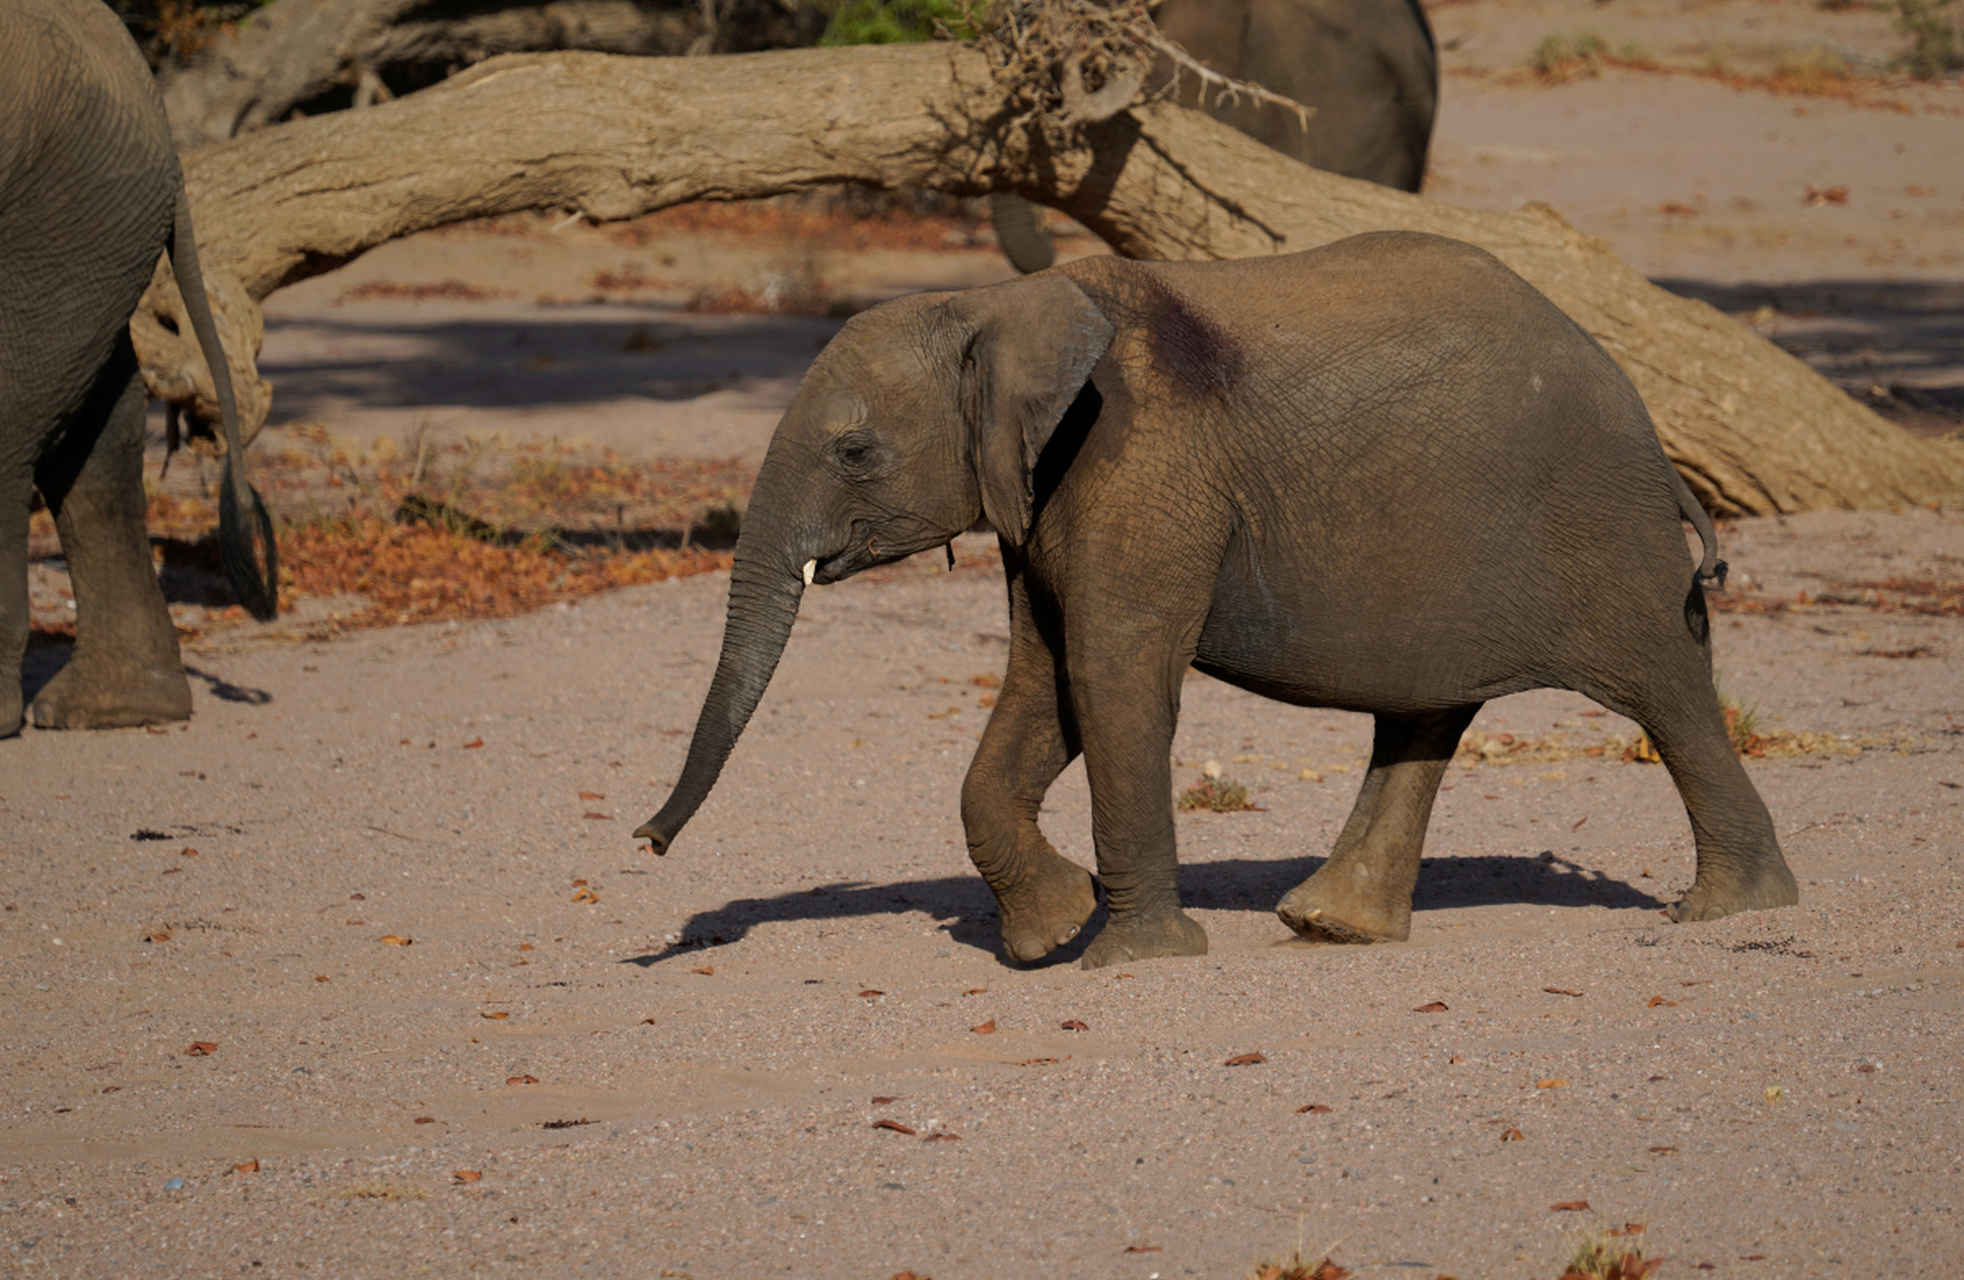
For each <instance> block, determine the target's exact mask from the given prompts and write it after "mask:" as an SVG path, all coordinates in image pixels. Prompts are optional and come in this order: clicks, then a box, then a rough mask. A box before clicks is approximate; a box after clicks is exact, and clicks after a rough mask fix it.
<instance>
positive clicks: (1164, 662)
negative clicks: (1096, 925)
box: [1071, 628, 1207, 969]
mask: <svg viewBox="0 0 1964 1280" xmlns="http://www.w3.org/2000/svg"><path fill="white" fill-rule="evenodd" d="M1105 638H1106V639H1107V640H1108V641H1116V642H1118V643H1124V640H1125V637H1124V634H1123V631H1122V630H1121V629H1119V628H1114V629H1113V630H1112V632H1111V633H1110V634H1109V635H1108V636H1107V637H1105ZM1132 638H1133V639H1134V640H1137V641H1138V643H1136V644H1133V645H1131V646H1130V647H1129V648H1128V649H1127V650H1126V651H1123V652H1119V651H1115V650H1113V649H1110V648H1106V649H1104V651H1103V652H1102V653H1101V654H1099V655H1098V656H1097V657H1095V658H1090V659H1088V660H1086V661H1084V662H1082V663H1081V662H1080V661H1079V652H1080V651H1079V649H1077V648H1076V647H1074V648H1073V649H1072V652H1071V664H1072V679H1071V700H1072V704H1073V706H1074V707H1075V708H1076V710H1077V720H1078V727H1079V731H1080V732H1081V733H1082V735H1083V745H1084V765H1085V772H1086V774H1087V775H1088V776H1089V778H1090V782H1091V834H1092V839H1093V841H1094V842H1095V843H1096V845H1097V848H1098V878H1099V880H1101V881H1102V882H1103V883H1104V886H1105V894H1106V904H1107V906H1109V907H1110V909H1111V918H1110V919H1109V920H1108V921H1106V923H1105V927H1104V928H1103V929H1102V930H1100V931H1099V933H1098V936H1097V937H1096V938H1095V939H1093V940H1092V943H1091V945H1090V946H1089V947H1087V948H1086V949H1085V952H1084V967H1085V968H1087V969H1098V968H1102V967H1104V966H1105V965H1110V964H1123V963H1125V962H1127V961H1131V960H1146V959H1150V958H1152V957H1155V956H1199V955H1206V954H1207V931H1206V930H1205V929H1203V928H1201V927H1200V922H1199V921H1197V920H1195V919H1194V918H1193V917H1191V916H1189V915H1188V914H1187V913H1186V912H1184V911H1182V910H1181V909H1180V887H1179V859H1178V852H1177V849H1176V841H1175V835H1174V828H1173V762H1172V752H1173V728H1174V724H1175V722H1176V721H1177V719H1178V718H1179V710H1180V708H1179V690H1180V677H1181V675H1182V673H1184V671H1185V670H1186V665H1187V661H1188V659H1190V658H1191V656H1192V650H1191V648H1189V649H1188V650H1187V651H1186V654H1185V656H1184V657H1181V658H1178V659H1172V660H1169V659H1168V657H1167V656H1166V655H1165V653H1164V651H1163V650H1160V649H1159V648H1158V646H1156V645H1154V644H1153V643H1152V642H1151V641H1150V640H1147V639H1146V638H1144V637H1139V636H1134V637H1132ZM1080 666H1082V667H1085V668H1087V669H1088V670H1089V672H1090V673H1091V676H1090V678H1081V677H1080V676H1079V675H1078V669H1079V668H1080Z"/></svg>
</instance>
